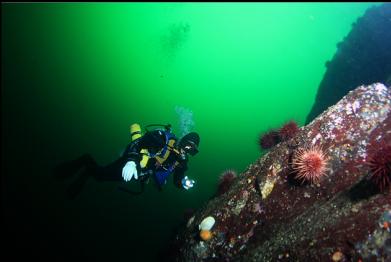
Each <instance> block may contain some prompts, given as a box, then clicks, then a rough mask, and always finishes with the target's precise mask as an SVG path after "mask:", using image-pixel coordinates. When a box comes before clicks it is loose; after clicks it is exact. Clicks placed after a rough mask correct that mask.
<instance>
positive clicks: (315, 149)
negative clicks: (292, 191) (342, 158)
mask: <svg viewBox="0 0 391 262" xmlns="http://www.w3.org/2000/svg"><path fill="white" fill-rule="evenodd" d="M328 159H329V158H328V157H327V156H326V154H325V153H324V151H323V149H322V147H321V146H309V147H304V148H299V149H298V150H297V151H296V152H295V153H294V156H293V159H292V167H293V170H294V171H295V172H296V173H297V174H296V178H297V179H299V180H302V181H303V182H304V181H308V182H310V183H312V184H313V183H319V181H320V180H321V178H322V177H323V176H324V175H325V174H326V171H327V162H328Z"/></svg>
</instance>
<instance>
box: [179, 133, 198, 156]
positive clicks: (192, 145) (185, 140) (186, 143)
mask: <svg viewBox="0 0 391 262" xmlns="http://www.w3.org/2000/svg"><path fill="white" fill-rule="evenodd" d="M199 143H200V136H199V135H198V134H197V133H196V132H191V133H189V134H187V135H185V136H184V137H182V138H181V140H180V141H179V144H178V148H179V149H180V150H181V151H184V152H185V153H186V154H189V155H191V156H194V155H195V154H197V153H198V145H199Z"/></svg>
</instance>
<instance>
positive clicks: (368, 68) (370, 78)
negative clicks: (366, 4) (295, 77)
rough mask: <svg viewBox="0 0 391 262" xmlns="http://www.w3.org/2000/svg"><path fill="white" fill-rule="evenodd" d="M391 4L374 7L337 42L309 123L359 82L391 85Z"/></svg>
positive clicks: (308, 118) (327, 65)
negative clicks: (335, 50)
mask: <svg viewBox="0 0 391 262" xmlns="http://www.w3.org/2000/svg"><path fill="white" fill-rule="evenodd" d="M390 28H391V3H386V4H383V5H380V6H377V7H372V8H370V9H368V10H367V11H366V13H365V14H364V16H363V17H361V18H359V19H358V20H357V22H356V23H354V24H353V25H352V31H351V32H350V33H349V34H348V36H346V37H345V38H344V40H343V41H342V42H340V43H339V44H338V45H337V48H338V49H337V52H336V54H335V55H334V57H333V58H332V60H331V61H328V62H326V67H327V71H326V73H325V75H324V77H323V79H322V81H321V83H320V85H319V88H318V93H317V95H316V99H315V103H314V105H313V107H312V109H311V111H310V113H309V115H308V116H307V120H306V124H308V123H309V122H311V121H312V120H313V119H314V118H315V117H317V116H318V115H319V114H320V113H322V112H323V111H324V110H326V109H327V107H329V106H331V105H334V104H335V103H336V102H337V101H338V100H339V99H341V98H342V97H343V96H344V95H346V94H347V93H348V91H350V90H353V89H354V88H356V87H357V86H359V85H368V84H371V83H376V82H380V83H384V84H386V85H388V86H390V85H391V29H390Z"/></svg>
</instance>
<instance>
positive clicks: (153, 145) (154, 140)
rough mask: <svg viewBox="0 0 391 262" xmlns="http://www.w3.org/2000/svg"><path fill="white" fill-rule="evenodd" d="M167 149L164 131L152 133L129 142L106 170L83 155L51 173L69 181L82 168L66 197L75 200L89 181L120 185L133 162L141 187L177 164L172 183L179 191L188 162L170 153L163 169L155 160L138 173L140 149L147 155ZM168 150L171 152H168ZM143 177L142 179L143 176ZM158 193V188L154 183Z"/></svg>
mask: <svg viewBox="0 0 391 262" xmlns="http://www.w3.org/2000/svg"><path fill="white" fill-rule="evenodd" d="M165 145H166V137H165V134H164V132H163V131H160V130H154V131H150V132H147V133H146V134H145V135H144V136H142V137H140V138H139V139H137V140H135V141H133V142H131V143H129V144H128V146H127V147H126V149H125V151H124V153H123V154H122V156H121V157H120V158H118V159H117V160H115V161H114V162H112V163H111V164H109V165H107V166H99V165H98V164H97V163H96V161H95V160H94V159H93V158H92V157H91V155H89V154H85V155H83V156H81V157H79V158H77V159H75V160H73V161H70V162H67V163H64V164H61V165H59V166H57V167H56V168H55V170H54V172H55V175H56V176H57V177H63V178H65V177H69V176H71V175H72V174H75V173H76V172H78V171H79V170H80V169H82V168H83V167H84V170H83V171H82V172H81V173H80V174H79V176H78V178H77V179H76V180H75V182H74V183H73V184H72V185H71V186H70V188H69V192H68V193H69V195H70V196H71V197H74V196H76V195H77V194H78V193H79V192H80V191H81V189H82V187H83V185H84V182H85V181H86V180H87V179H88V177H90V176H92V177H94V178H95V179H96V180H98V181H123V178H122V169H123V167H124V166H125V164H126V163H127V162H128V161H134V162H135V163H136V165H137V172H138V176H139V178H138V180H139V181H140V182H141V184H142V186H143V183H144V182H145V181H146V180H148V178H149V177H150V176H151V175H153V177H154V179H155V180H156V177H155V175H154V174H155V173H156V172H157V171H159V170H162V169H163V168H167V167H170V166H172V165H173V164H174V163H175V162H176V161H177V162H178V163H179V164H178V165H177V166H176V167H175V169H174V170H173V172H172V173H173V176H174V177H173V180H174V184H175V186H177V187H179V188H182V185H181V180H182V178H183V177H184V174H185V171H186V170H187V161H188V158H187V157H186V158H185V159H182V158H181V157H180V156H179V155H178V154H176V153H175V152H173V151H171V152H170V154H169V156H168V158H167V159H166V161H164V163H163V164H162V165H157V161H156V159H155V158H150V159H149V161H148V164H147V166H146V167H144V168H143V169H141V167H140V161H141V159H142V156H143V155H142V154H141V153H140V151H141V149H147V150H148V152H149V153H151V154H155V153H157V152H159V151H160V150H161V149H162V148H164V146H165ZM167 150H170V148H168V149H167ZM142 173H143V174H144V175H142ZM156 185H157V186H158V188H159V189H161V185H159V183H156Z"/></svg>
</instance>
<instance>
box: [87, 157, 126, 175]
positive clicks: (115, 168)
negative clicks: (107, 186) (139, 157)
mask: <svg viewBox="0 0 391 262" xmlns="http://www.w3.org/2000/svg"><path fill="white" fill-rule="evenodd" d="M125 164H126V159H125V158H123V157H121V158H119V159H117V160H115V161H114V162H112V163H111V164H109V165H107V166H104V167H98V168H92V169H90V170H89V173H90V174H91V175H92V176H93V177H94V178H95V179H96V180H97V181H122V180H123V178H122V169H123V167H124V166H125Z"/></svg>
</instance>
